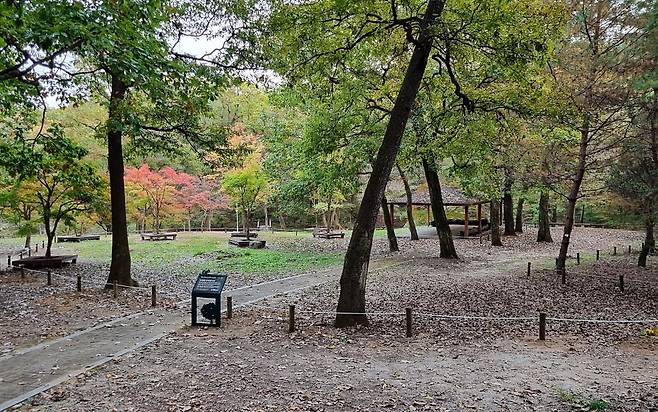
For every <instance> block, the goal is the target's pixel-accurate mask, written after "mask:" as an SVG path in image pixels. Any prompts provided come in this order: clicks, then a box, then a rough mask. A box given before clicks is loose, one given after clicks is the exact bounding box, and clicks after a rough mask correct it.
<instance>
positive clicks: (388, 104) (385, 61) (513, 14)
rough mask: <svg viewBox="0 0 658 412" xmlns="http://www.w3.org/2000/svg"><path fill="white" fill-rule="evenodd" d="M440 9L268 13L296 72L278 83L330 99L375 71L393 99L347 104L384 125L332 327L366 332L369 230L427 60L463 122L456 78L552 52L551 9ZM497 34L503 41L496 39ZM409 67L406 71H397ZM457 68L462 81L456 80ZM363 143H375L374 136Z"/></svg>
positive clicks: (369, 6) (369, 5) (365, 6)
mask: <svg viewBox="0 0 658 412" xmlns="http://www.w3.org/2000/svg"><path fill="white" fill-rule="evenodd" d="M423 6H426V7H425V8H424V12H423ZM444 6H445V4H444V2H442V1H434V0H429V1H427V2H418V3H417V4H416V3H413V4H410V3H400V2H385V1H374V2H373V1H368V2H365V1H357V2H349V3H345V2H339V3H335V2H330V1H319V2H314V3H311V4H306V3H302V4H291V5H287V6H284V7H281V9H280V10H275V13H274V15H275V16H276V18H275V19H274V21H276V22H278V23H280V24H279V27H285V31H286V32H285V35H282V36H275V37H274V38H273V39H269V38H268V40H269V41H271V44H272V45H273V47H274V48H275V49H276V51H277V52H278V55H279V61H282V62H285V63H287V66H288V67H291V66H292V67H293V70H287V71H284V73H283V75H284V76H285V78H286V79H287V80H290V81H292V82H294V83H296V84H299V83H306V84H313V86H314V87H317V85H318V84H324V85H325V89H324V90H327V91H328V92H327V93H328V94H329V95H331V91H332V90H339V93H340V92H342V91H343V89H342V86H343V83H344V82H347V83H348V84H349V83H350V81H351V78H350V74H353V73H360V72H362V71H366V72H367V71H369V70H372V71H375V72H376V71H379V78H380V79H381V80H380V81H378V82H377V85H378V86H379V85H381V84H382V83H385V84H387V86H388V88H387V89H386V91H388V90H389V89H390V90H392V91H393V92H392V93H391V94H390V95H389V94H388V93H381V88H380V87H377V88H376V90H378V93H377V96H376V97H374V98H373V97H371V96H368V97H366V96H365V95H364V94H362V91H363V90H364V89H367V86H364V87H362V88H361V89H357V90H358V93H357V94H356V95H355V94H354V93H352V95H351V97H352V99H351V100H352V105H359V104H360V103H362V102H363V100H361V99H360V98H362V97H364V98H365V99H364V100H365V101H367V102H369V104H370V107H372V108H376V109H377V110H378V111H379V113H384V114H383V119H384V120H383V121H382V123H386V122H388V124H387V126H386V127H385V132H384V133H383V139H382V140H381V141H380V142H377V146H378V147H379V148H378V150H377V151H376V156H375V160H374V162H373V163H372V165H373V166H372V170H371V173H370V179H369V181H368V184H367V185H366V187H365V191H364V195H363V198H362V202H361V205H360V208H359V212H358V214H357V219H356V223H355V225H354V231H353V234H352V237H351V239H350V245H349V247H348V251H347V253H346V256H345V263H344V266H343V274H342V276H341V293H340V297H339V302H338V311H339V312H345V313H339V314H338V315H337V317H336V322H335V324H336V326H349V325H355V324H361V323H367V317H366V316H365V315H359V314H356V315H355V314H353V313H364V312H365V286H366V276H367V270H368V263H369V256H370V250H371V246H372V234H373V231H374V225H375V222H376V219H377V215H378V211H379V208H380V206H381V198H382V195H383V194H384V188H385V186H386V182H387V181H388V178H389V175H390V171H391V169H392V167H393V163H394V161H395V157H396V155H397V152H398V150H399V147H400V141H401V138H402V135H403V134H404V130H405V126H406V123H407V120H408V118H409V114H410V113H411V111H412V106H413V103H414V101H415V98H416V96H417V94H418V90H419V88H420V85H421V83H422V81H423V78H424V77H425V76H424V75H425V69H426V68H427V67H428V60H429V59H430V57H431V58H432V63H431V67H432V76H433V77H438V78H442V79H444V80H445V82H446V86H447V89H448V90H450V92H451V93H454V94H455V95H456V96H457V97H458V98H459V102H460V105H461V107H463V108H464V109H465V111H467V112H468V111H472V110H473V109H474V107H473V102H472V100H470V99H469V97H468V95H467V91H466V90H464V89H463V88H462V84H461V82H460V78H459V76H460V75H461V74H465V75H466V76H468V74H467V73H468V72H469V71H472V70H473V68H474V67H477V66H474V65H471V64H469V63H471V61H472V60H471V58H472V57H473V56H481V55H482V53H485V54H486V56H487V58H489V59H490V61H495V62H496V64H495V66H496V69H497V71H498V72H500V71H504V69H503V68H504V67H508V68H512V67H513V68H514V69H513V70H514V71H518V70H521V72H523V71H524V70H522V69H523V68H524V67H525V66H526V65H534V64H535V63H536V62H538V61H543V59H544V56H545V53H546V51H547V50H548V49H549V47H548V45H547V43H548V38H549V37H550V36H553V35H554V34H555V32H556V31H555V23H556V22H557V19H556V15H557V14H556V13H555V11H554V10H551V9H550V7H553V6H554V4H553V3H551V4H550V5H548V6H547V5H546V4H545V3H544V2H541V4H540V2H532V3H530V5H528V3H527V2H524V5H523V7H517V6H518V4H516V3H515V2H513V1H512V2H508V3H505V4H503V5H501V4H500V3H499V2H496V3H495V4H488V3H487V4H485V5H482V4H481V2H478V4H477V5H475V4H471V3H460V4H459V5H456V6H455V7H452V5H451V6H450V7H446V8H445V9H444ZM556 9H559V8H556ZM421 12H422V13H421ZM438 23H440V24H438ZM497 30H500V31H502V32H504V33H505V36H500V35H494V34H493V33H494V32H496V31H497ZM529 31H531V32H532V33H533V34H532V35H531V36H528V33H529ZM327 33H329V35H327ZM473 39H476V40H475V41H473ZM493 43H496V44H493ZM433 45H435V46H436V47H433ZM503 50H504V52H503ZM493 51H500V53H496V52H493ZM407 61H408V62H409V64H408V65H404V64H400V62H407ZM389 62H395V64H393V65H391V64H389ZM457 67H458V68H459V69H460V71H459V72H456V71H455V68H457ZM377 69H379V70H377ZM389 69H390V70H389ZM461 70H463V72H462V71H461ZM510 71H511V70H510ZM290 72H292V73H290ZM478 74H479V72H478ZM391 79H395V80H394V81H390V80H391ZM487 84H488V83H487ZM473 87H477V85H473ZM380 96H381V98H380ZM355 97H358V98H355ZM389 98H390V100H387V99H389ZM382 103H383V104H382ZM381 109H383V110H381ZM371 124H374V122H373V123H371ZM365 136H366V138H367V139H372V138H373V135H372V134H366V135H365ZM375 136H377V135H375ZM359 137H360V136H359Z"/></svg>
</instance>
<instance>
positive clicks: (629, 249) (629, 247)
mask: <svg viewBox="0 0 658 412" xmlns="http://www.w3.org/2000/svg"><path fill="white" fill-rule="evenodd" d="M628 254H629V255H630V254H631V245H628Z"/></svg>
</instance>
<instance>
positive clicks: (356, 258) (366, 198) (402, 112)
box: [335, 0, 445, 327]
mask: <svg viewBox="0 0 658 412" xmlns="http://www.w3.org/2000/svg"><path fill="white" fill-rule="evenodd" d="M444 1H445V0H429V2H428V5H427V10H426V11H425V16H424V17H423V20H422V21H421V22H420V25H419V26H420V27H419V29H420V32H419V35H418V38H417V39H416V42H415V44H414V51H413V53H412V55H411V59H410V61H409V66H408V67H407V70H406V73H405V75H404V79H403V80H402V84H401V85H400V91H399V92H398V96H397V98H396V100H395V104H394V105H393V109H392V110H391V113H390V116H389V121H388V125H387V127H386V132H385V133H384V138H383V140H382V143H381V145H380V146H379V150H378V152H377V158H376V160H375V162H374V164H373V167H372V173H371V174H370V179H368V184H367V185H366V189H365V191H364V193H363V199H362V201H361V204H360V206H359V212H358V215H357V219H356V223H355V225H354V230H353V232H352V237H351V238H350V244H349V246H348V248H347V252H346V253H345V262H344V264H343V273H342V275H341V278H340V296H339V298H338V306H337V311H338V312H348V313H338V314H337V315H336V321H335V325H336V326H337V327H346V326H352V325H357V324H368V318H367V316H366V315H365V310H366V279H367V275H368V264H369V262H370V250H371V249H372V237H373V234H374V231H375V224H376V222H377V215H378V214H379V208H380V206H381V201H382V196H384V190H385V189H386V183H387V182H388V178H389V176H390V174H391V169H392V168H393V163H394V162H395V157H396V156H397V153H398V150H399V149H400V141H401V140H402V135H403V133H404V129H405V127H406V125H407V120H408V119H409V115H410V113H411V106H412V105H413V103H414V101H415V100H416V95H417V94H418V89H419V87H420V83H421V81H422V79H423V75H424V73H425V68H426V67H427V61H428V59H429V56H430V52H431V51H432V36H431V32H430V26H431V25H432V24H433V23H434V21H435V20H436V19H437V18H438V17H439V16H440V15H441V13H442V12H443V6H444ZM353 313H359V314H356V315H355V314H353Z"/></svg>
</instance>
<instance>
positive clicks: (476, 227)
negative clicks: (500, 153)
mask: <svg viewBox="0 0 658 412" xmlns="http://www.w3.org/2000/svg"><path fill="white" fill-rule="evenodd" d="M441 196H442V197H443V206H444V207H446V206H456V207H463V208H464V219H463V220H461V219H460V220H454V219H453V220H450V219H449V223H450V226H455V225H459V226H462V225H463V231H461V230H460V231H459V233H458V235H461V236H464V237H468V236H477V235H479V234H481V233H482V232H483V231H486V230H488V229H489V221H488V220H487V219H483V218H482V205H483V204H489V203H490V201H489V200H482V199H476V198H470V197H467V196H466V195H464V193H462V192H461V191H460V190H459V189H455V188H452V187H442V188H441ZM411 204H412V206H420V207H425V208H426V209H427V225H428V226H429V225H430V218H429V217H430V216H431V206H432V203H431V201H430V194H429V190H428V189H424V190H417V191H416V192H415V193H413V194H412V196H411ZM387 205H388V207H389V208H390V211H391V219H394V216H395V215H394V213H393V212H394V210H395V206H402V207H405V208H406V207H407V197H406V196H401V197H398V198H393V199H390V200H388V201H387ZM473 209H475V210H476V216H477V219H476V220H470V212H471V210H473Z"/></svg>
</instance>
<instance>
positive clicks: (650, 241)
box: [637, 214, 656, 267]
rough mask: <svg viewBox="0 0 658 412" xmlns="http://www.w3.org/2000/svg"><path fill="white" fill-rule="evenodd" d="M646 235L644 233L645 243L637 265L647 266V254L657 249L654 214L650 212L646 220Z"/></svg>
mask: <svg viewBox="0 0 658 412" xmlns="http://www.w3.org/2000/svg"><path fill="white" fill-rule="evenodd" d="M644 227H645V235H644V245H643V247H642V250H641V251H640V257H639V258H638V261H637V265H638V266H641V267H646V266H647V256H649V253H651V252H654V251H655V249H656V240H655V239H654V237H653V229H654V220H653V215H652V214H649V215H648V216H647V217H646V220H645V222H644Z"/></svg>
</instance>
